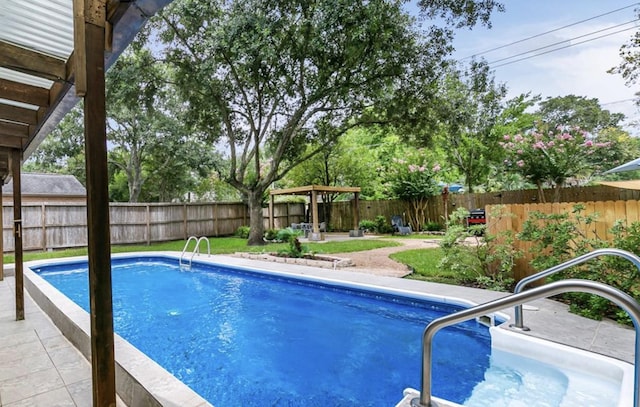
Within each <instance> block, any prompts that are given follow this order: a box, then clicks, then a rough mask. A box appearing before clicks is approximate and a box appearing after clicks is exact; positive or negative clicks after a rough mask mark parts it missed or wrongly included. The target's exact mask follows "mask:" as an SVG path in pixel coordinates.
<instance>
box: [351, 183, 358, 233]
mask: <svg viewBox="0 0 640 407" xmlns="http://www.w3.org/2000/svg"><path fill="white" fill-rule="evenodd" d="M352 210H353V230H356V231H357V230H358V229H359V228H360V193H359V192H354V193H353V208H352Z"/></svg>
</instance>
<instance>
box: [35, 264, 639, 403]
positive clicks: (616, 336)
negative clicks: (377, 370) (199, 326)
mask: <svg viewBox="0 0 640 407" xmlns="http://www.w3.org/2000/svg"><path fill="white" fill-rule="evenodd" d="M132 256H133V257H170V258H174V259H175V258H179V257H180V253H179V252H134V253H121V254H113V255H112V257H113V258H119V257H132ZM86 259H87V257H86V256H80V257H69V258H63V259H48V260H40V261H34V262H29V263H25V266H26V268H25V277H26V278H25V287H26V288H27V290H28V292H29V294H30V295H31V296H32V297H33V299H34V300H35V301H36V303H37V304H38V305H39V306H40V307H41V308H42V309H43V310H44V311H45V312H46V313H47V314H48V315H49V316H50V318H51V319H52V320H53V321H54V322H55V323H56V325H57V326H58V327H59V328H60V330H61V331H62V332H63V334H64V335H65V336H66V337H67V338H69V340H70V341H71V342H72V343H73V344H74V346H76V347H77V348H78V349H79V350H80V351H81V352H82V354H83V355H84V356H85V357H88V355H89V354H90V342H89V332H90V326H89V315H88V313H86V312H85V311H84V310H83V309H82V308H81V307H79V306H78V305H76V304H75V303H73V302H72V301H71V300H69V299H67V297H65V296H63V295H62V294H60V293H59V292H58V291H57V290H56V289H55V288H53V287H52V286H51V285H49V284H48V283H47V282H46V281H44V280H43V279H42V278H41V277H39V276H38V275H37V274H36V273H34V272H33V271H31V270H30V268H29V267H35V266H37V265H42V264H47V265H50V264H56V263H66V262H73V261H82V260H86ZM194 260H195V261H202V262H205V263H208V262H212V263H220V264H224V265H227V266H231V267H237V268H240V269H246V270H251V271H256V272H267V273H269V274H276V275H282V276H295V277H297V278H303V279H308V280H312V281H322V282H324V283H329V284H331V283H332V282H335V284H339V285H341V286H344V285H347V286H348V287H349V286H351V287H354V288H369V289H374V290H376V291H379V292H386V293H391V294H394V293H396V294H397V293H400V294H403V295H409V296H412V297H415V298H422V299H436V300H439V301H443V302H446V303H452V304H457V305H465V306H469V305H476V304H480V303H483V302H487V301H491V300H494V299H497V298H500V297H503V296H505V295H509V293H500V292H494V291H489V290H480V289H473V288H468V287H459V286H451V285H446V284H437V283H427V282H424V281H418V280H410V279H399V278H395V277H384V276H376V275H372V274H367V273H362V272H354V271H347V270H345V269H339V270H330V269H326V268H317V267H307V266H301V265H297V264H283V263H272V262H266V261H259V260H253V259H246V258H238V257H230V256H224V255H212V256H206V255H198V256H196V257H194ZM38 291H40V293H38ZM54 303H56V304H63V306H62V307H61V309H56V307H55V306H53V304H54ZM499 315H500V316H501V317H502V318H504V319H510V318H512V317H513V312H512V310H504V311H502V312H500V313H499ZM552 317H555V319H556V320H557V319H558V317H559V319H560V321H559V323H558V321H556V322H552V323H550V318H552ZM525 320H526V321H527V324H528V325H529V326H530V327H531V328H532V331H529V332H526V333H519V334H524V335H528V336H533V337H537V338H541V339H545V340H547V341H550V342H554V343H560V344H565V345H568V346H571V347H574V348H578V349H584V350H587V351H590V352H594V353H599V354H604V355H605V356H608V357H612V358H616V359H619V360H623V361H626V362H627V363H628V362H629V361H633V352H632V351H633V349H634V341H635V332H634V331H633V330H630V329H626V328H624V327H621V326H619V325H618V324H615V323H612V322H611V321H592V320H587V319H585V318H582V317H579V316H577V315H573V314H569V313H568V312H567V307H566V306H565V305H564V304H560V303H558V302H556V301H551V300H546V299H543V300H536V301H533V302H532V303H530V304H527V305H526V306H525ZM576 326H581V327H582V329H581V330H577V331H576V330H575V327H576ZM500 329H507V330H508V324H507V323H505V324H502V325H501V326H500ZM558 336H560V337H558ZM115 346H116V361H117V373H116V375H117V380H116V381H117V387H118V394H119V395H120V397H122V399H123V400H124V401H125V403H127V404H128V405H130V406H148V405H149V406H153V405H164V406H185V407H191V406H194V407H200V406H210V405H211V404H210V403H208V402H207V401H206V400H204V399H203V398H201V397H200V396H199V395H197V394H196V393H195V392H193V391H192V390H191V389H190V388H189V387H187V386H186V385H184V384H183V383H182V382H180V381H179V380H178V379H176V378H175V377H174V376H173V375H171V374H170V373H168V372H167V371H166V370H165V369H164V368H162V367H161V366H159V365H157V363H155V362H153V361H152V360H151V359H149V358H148V357H146V356H145V355H144V354H142V352H140V351H138V350H137V349H136V348H135V347H133V346H132V345H130V344H129V343H128V342H126V341H125V340H124V339H122V338H121V337H119V336H118V335H116V338H115ZM88 359H89V358H88ZM401 390H402V389H398V392H399V398H400V397H401V395H400V392H401ZM405 394H406V393H405ZM399 405H400V404H399Z"/></svg>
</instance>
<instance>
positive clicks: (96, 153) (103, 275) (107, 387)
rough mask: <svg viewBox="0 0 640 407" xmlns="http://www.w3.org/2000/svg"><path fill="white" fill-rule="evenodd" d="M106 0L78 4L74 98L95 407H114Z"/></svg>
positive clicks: (76, 7) (88, 0)
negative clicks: (80, 120)
mask: <svg viewBox="0 0 640 407" xmlns="http://www.w3.org/2000/svg"><path fill="white" fill-rule="evenodd" d="M105 27H106V0H74V39H75V49H74V55H75V58H76V60H75V74H76V92H77V94H78V96H84V137H85V161H86V170H87V225H88V254H89V298H90V307H91V367H92V383H93V406H94V407H115V405H116V390H115V389H116V386H115V361H114V341H113V308H112V307H113V304H112V298H111V243H110V229H109V187H108V185H109V183H108V175H107V174H108V171H107V137H106V108H105V64H104V58H105V55H104V47H105Z"/></svg>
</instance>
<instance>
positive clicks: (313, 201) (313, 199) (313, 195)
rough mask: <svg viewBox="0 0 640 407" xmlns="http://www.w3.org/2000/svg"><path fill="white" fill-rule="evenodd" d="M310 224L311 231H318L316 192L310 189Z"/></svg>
mask: <svg viewBox="0 0 640 407" xmlns="http://www.w3.org/2000/svg"><path fill="white" fill-rule="evenodd" d="M311 219H312V221H311V224H312V225H313V233H320V226H318V192H316V191H315V190H314V191H311Z"/></svg>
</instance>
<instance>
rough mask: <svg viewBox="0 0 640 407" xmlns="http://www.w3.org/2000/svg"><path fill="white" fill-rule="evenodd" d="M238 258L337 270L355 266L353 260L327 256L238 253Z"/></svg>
mask: <svg viewBox="0 0 640 407" xmlns="http://www.w3.org/2000/svg"><path fill="white" fill-rule="evenodd" d="M236 256H238V257H242V258H245V259H251V260H262V261H272V262H275V263H286V264H299V265H302V266H310V267H321V268H328V269H336V268H343V267H351V266H353V262H352V261H351V259H346V258H343V257H332V256H325V255H304V256H303V257H286V256H283V255H279V254H277V253H246V252H238V253H236Z"/></svg>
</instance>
